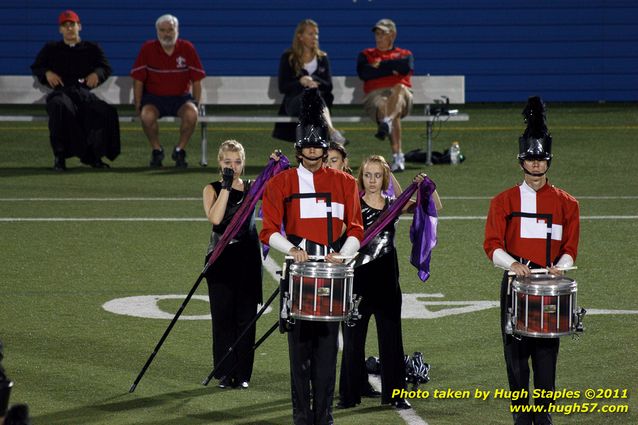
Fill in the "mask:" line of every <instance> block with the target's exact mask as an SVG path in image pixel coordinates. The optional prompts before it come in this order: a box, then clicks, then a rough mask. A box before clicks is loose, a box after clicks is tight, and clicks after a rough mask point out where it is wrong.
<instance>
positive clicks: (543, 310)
mask: <svg viewBox="0 0 638 425" xmlns="http://www.w3.org/2000/svg"><path fill="white" fill-rule="evenodd" d="M576 291H577V284H576V281H575V280H574V279H570V278H568V277H564V276H555V275H550V274H535V275H532V276H530V277H524V278H523V277H517V278H516V279H514V281H513V282H512V305H511V314H512V328H513V332H514V333H515V334H518V335H523V336H532V337H538V338H555V337H559V336H565V335H570V334H572V333H574V332H576V324H577V322H578V321H579V318H578V314H577V313H578V309H577V307H576Z"/></svg>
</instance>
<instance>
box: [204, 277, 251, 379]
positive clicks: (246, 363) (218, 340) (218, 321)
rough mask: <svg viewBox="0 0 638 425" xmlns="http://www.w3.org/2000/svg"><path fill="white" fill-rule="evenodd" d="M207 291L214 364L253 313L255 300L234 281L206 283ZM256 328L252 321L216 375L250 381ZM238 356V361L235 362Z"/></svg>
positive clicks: (223, 354) (226, 350)
mask: <svg viewBox="0 0 638 425" xmlns="http://www.w3.org/2000/svg"><path fill="white" fill-rule="evenodd" d="M208 295H209V299H210V313H211V316H212V319H213V363H214V364H213V366H214V367H215V368H216V367H217V366H218V365H219V362H220V361H221V359H223V358H224V356H225V355H226V353H227V352H228V349H229V348H230V347H231V346H232V345H233V343H234V342H235V341H237V338H238V337H239V335H240V334H241V333H242V332H243V331H244V330H245V329H247V326H248V324H249V323H250V321H251V320H252V319H253V318H254V317H255V314H256V313H257V300H255V299H254V297H251V296H250V294H247V293H246V292H245V291H242V290H239V289H238V288H237V287H236V286H235V285H228V284H223V283H221V284H217V283H213V284H210V283H209V284H208ZM255 330H256V323H253V324H252V325H251V326H250V328H248V331H247V332H246V334H245V335H244V336H243V337H242V339H241V340H239V341H238V343H237V346H236V347H235V349H234V350H233V351H232V352H231V354H230V355H229V356H228V358H227V359H226V360H224V363H222V365H221V366H220V368H219V370H218V371H217V372H216V373H215V378H217V379H220V378H222V377H228V378H231V379H234V380H235V381H236V382H238V383H239V382H243V381H246V382H249V381H250V377H251V376H252V373H253V362H254V359H255V352H254V351H253V350H252V346H253V344H254V343H255ZM240 360H241V362H240V363H239V364H237V362H239V361H240ZM233 368H234V370H233V371H232V373H231V374H230V375H229V373H230V370H231V369H233Z"/></svg>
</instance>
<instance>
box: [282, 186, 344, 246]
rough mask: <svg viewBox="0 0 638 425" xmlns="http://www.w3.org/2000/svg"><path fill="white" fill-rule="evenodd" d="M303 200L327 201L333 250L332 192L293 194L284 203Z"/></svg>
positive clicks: (329, 231)
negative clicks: (316, 199)
mask: <svg viewBox="0 0 638 425" xmlns="http://www.w3.org/2000/svg"><path fill="white" fill-rule="evenodd" d="M301 198H323V199H325V200H326V219H327V223H326V224H327V231H328V246H329V247H331V248H333V250H335V251H337V250H336V249H334V247H333V238H332V235H333V232H332V194H331V193H330V192H316V193H293V194H292V195H290V196H289V197H287V198H286V199H284V202H292V200H293V199H301Z"/></svg>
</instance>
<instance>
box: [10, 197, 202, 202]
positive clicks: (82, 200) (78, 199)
mask: <svg viewBox="0 0 638 425" xmlns="http://www.w3.org/2000/svg"><path fill="white" fill-rule="evenodd" d="M201 200H202V198H143V197H129V198H126V197H125V198H0V202H23V201H24V202H56V201H60V202H84V201H90V202H113V201H135V202H139V201H189V202H190V201H200V202H201Z"/></svg>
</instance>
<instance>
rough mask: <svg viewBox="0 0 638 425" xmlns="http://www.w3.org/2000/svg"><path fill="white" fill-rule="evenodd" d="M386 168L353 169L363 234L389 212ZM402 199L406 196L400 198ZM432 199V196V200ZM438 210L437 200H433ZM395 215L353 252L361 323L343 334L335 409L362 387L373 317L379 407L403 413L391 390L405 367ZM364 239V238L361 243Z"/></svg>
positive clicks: (367, 163) (377, 164) (377, 162)
mask: <svg viewBox="0 0 638 425" xmlns="http://www.w3.org/2000/svg"><path fill="white" fill-rule="evenodd" d="M390 176H391V172H390V166H389V165H388V163H387V162H386V160H385V159H384V158H383V157H382V156H379V155H373V156H370V157H368V158H366V159H365V160H364V161H363V163H362V164H361V168H360V169H359V177H358V181H359V185H360V187H361V188H363V195H362V196H361V211H362V215H363V225H364V229H366V234H367V233H368V232H367V229H368V228H369V227H371V226H372V225H373V223H374V222H375V221H376V220H377V219H379V217H380V216H381V215H382V213H383V212H384V211H385V210H387V209H389V208H390V205H391V204H392V203H393V202H394V200H395V199H394V198H390V197H388V196H386V195H385V194H384V192H385V191H386V190H387V189H388V185H389V183H390ZM425 178H426V175H425V174H423V173H420V174H417V176H415V178H414V180H413V182H414V184H416V185H418V184H419V183H420V182H422V181H423V180H424V179H425ZM396 186H397V187H395V191H396V193H398V194H400V193H401V187H400V186H398V183H397V185H396ZM406 195H407V194H406ZM437 199H438V196H437ZM439 205H440V201H439ZM414 207H415V202H414V201H411V200H408V201H407V202H406V203H405V205H404V207H403V208H402V212H410V211H413V210H414ZM397 222H398V216H397V217H396V218H395V219H393V220H391V221H390V222H389V223H388V224H387V225H386V226H385V227H384V228H383V229H381V230H380V231H379V232H378V233H377V234H376V236H374V237H373V238H372V239H370V240H369V242H367V243H366V244H365V246H364V244H362V248H361V249H360V250H359V255H358V256H357V258H356V259H355V260H354V264H353V266H354V267H355V274H354V288H353V292H354V293H355V294H357V295H360V296H362V301H361V304H360V305H359V313H360V314H361V318H360V319H359V320H358V321H357V322H356V325H355V326H354V327H348V328H346V329H345V331H344V343H343V346H344V349H343V357H342V362H341V374H340V380H339V398H340V401H339V404H338V406H339V407H341V408H349V407H354V406H356V405H357V404H359V403H360V402H361V396H362V395H365V391H366V387H365V386H364V385H362V376H365V374H367V371H366V366H365V356H364V346H365V338H366V334H367V330H368V323H369V321H370V317H371V316H372V315H373V314H374V316H375V321H376V325H377V337H378V342H379V356H380V360H381V365H382V366H381V385H382V391H381V404H391V405H393V406H394V407H396V408H397V409H409V408H410V407H411V406H410V404H409V403H408V401H407V400H405V399H402V398H396V397H395V398H393V397H392V395H391V393H392V390H393V389H397V388H398V389H401V388H405V385H406V381H405V365H404V360H403V358H404V352H403V339H402V335H401V302H402V295H401V288H400V285H399V265H398V258H397V251H396V248H395V246H394V237H395V228H396V224H397ZM364 240H365V239H364Z"/></svg>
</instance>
